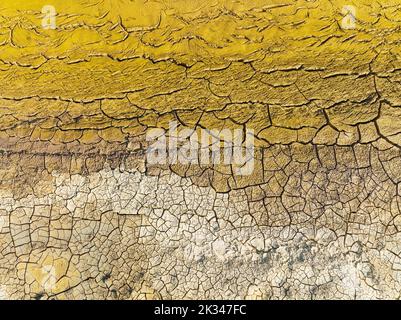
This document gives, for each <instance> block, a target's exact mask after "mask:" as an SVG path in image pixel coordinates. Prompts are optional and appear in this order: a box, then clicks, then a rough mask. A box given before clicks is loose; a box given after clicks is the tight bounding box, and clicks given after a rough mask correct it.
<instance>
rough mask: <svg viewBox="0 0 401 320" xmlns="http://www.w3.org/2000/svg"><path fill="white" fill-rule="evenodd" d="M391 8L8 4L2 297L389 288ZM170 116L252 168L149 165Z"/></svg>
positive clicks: (1, 12)
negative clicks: (246, 135) (243, 150)
mask: <svg viewBox="0 0 401 320" xmlns="http://www.w3.org/2000/svg"><path fill="white" fill-rule="evenodd" d="M50 2H51V3H50ZM46 5H51V6H53V7H54V8H55V10H57V15H56V27H55V28H54V29H52V28H47V29H46V28H44V27H43V25H42V22H43V13H42V11H41V10H42V8H43V7H44V6H46ZM345 5H353V6H354V7H355V8H356V16H355V21H354V23H355V26H354V27H353V28H344V27H343V26H342V25H341V23H342V21H343V19H344V13H343V12H342V9H343V7H344V6H345ZM400 9H401V3H398V1H384V0H380V1H376V2H375V3H372V2H371V1H368V0H366V1H365V0H363V1H358V2H357V3H356V2H355V3H346V2H342V1H325V0H321V1H303V0H301V1H290V0H287V1H286V0H280V1H245V0H244V1H242V0H241V1H228V0H227V1H223V0H216V1H209V0H203V1H197V0H188V1H183V0H180V1H168V0H163V1H162V0H156V1H153V2H150V1H128V0H119V1H112V0H104V1H100V2H99V1H92V0H76V1H61V0H51V1H49V3H48V1H39V0H32V1H22V0H4V1H2V3H1V4H0V298H5V299H49V298H54V299H85V298H86V299H245V298H247V299H248V298H251V299H349V298H352V299H353V298H357V299H360V298H371V299H382V298H390V299H397V298H399V296H400V292H401V255H400V254H401V252H400V244H401V232H400V231H401V230H400V228H401V211H400V210H401V208H400V202H401V194H400V192H401V184H400V183H401V153H400V151H401V149H400V147H401V99H400V97H401V95H400V89H401V60H400V47H399V43H400V41H401V35H400V34H399V25H400V22H401V15H400ZM171 122H175V123H177V124H178V125H179V127H180V128H192V129H194V130H196V131H199V130H214V129H218V130H224V129H229V130H241V131H246V130H252V131H253V134H254V138H255V140H254V142H255V159H254V160H255V163H254V170H253V171H252V173H251V174H249V175H243V176H241V175H236V174H234V173H233V172H234V168H233V166H232V165H230V164H193V163H191V164H183V163H181V164H180V163H171V164H169V163H166V164H160V165H155V164H149V163H148V161H147V159H146V156H145V154H146V150H147V148H148V147H149V141H147V139H146V135H147V133H149V131H150V130H152V129H156V128H160V129H165V130H166V132H168V130H169V124H170V123H171Z"/></svg>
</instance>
